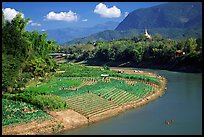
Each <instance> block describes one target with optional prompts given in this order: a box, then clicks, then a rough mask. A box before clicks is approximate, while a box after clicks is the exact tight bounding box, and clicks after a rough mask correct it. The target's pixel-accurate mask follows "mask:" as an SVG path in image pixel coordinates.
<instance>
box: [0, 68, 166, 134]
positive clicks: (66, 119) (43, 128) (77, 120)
mask: <svg viewBox="0 0 204 137" xmlns="http://www.w3.org/2000/svg"><path fill="white" fill-rule="evenodd" d="M112 69H113V70H121V71H123V72H124V73H128V74H144V75H149V76H153V77H158V78H160V80H161V82H162V83H161V87H160V88H159V89H158V90H157V91H155V92H154V93H152V94H149V95H148V96H146V97H144V98H142V99H140V100H138V101H132V102H130V103H128V104H125V105H123V106H119V107H117V108H115V109H112V110H108V111H105V112H103V113H100V114H98V115H94V116H92V117H89V118H88V119H87V118H86V117H84V116H83V115H81V114H79V113H77V112H75V111H73V110H70V109H69V110H64V111H47V113H48V114H50V115H51V116H52V117H53V120H47V121H43V122H36V121H34V122H31V123H27V124H18V125H10V126H4V127H3V128H2V134H3V135H6V134H7V135H8V134H9V135H11V134H13V135H14V134H19V135H25V134H34V135H40V134H56V133H57V132H62V131H65V130H71V129H74V128H78V127H82V126H88V125H89V124H91V123H95V122H98V121H101V120H104V119H107V118H110V117H113V116H116V115H118V114H120V113H121V112H124V111H126V110H128V109H132V108H138V107H141V106H143V105H145V104H147V103H149V102H151V101H153V100H155V99H157V98H158V97H160V96H162V95H163V94H164V91H165V87H166V82H167V81H166V79H165V78H163V77H161V76H158V75H156V74H153V73H149V72H144V71H134V70H128V69H120V68H112Z"/></svg>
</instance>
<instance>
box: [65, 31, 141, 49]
mask: <svg viewBox="0 0 204 137" xmlns="http://www.w3.org/2000/svg"><path fill="white" fill-rule="evenodd" d="M137 35H138V31H137V30H135V29H131V30H127V31H126V30H125V31H117V30H105V31H102V32H98V33H95V34H92V35H90V36H87V37H83V38H77V39H74V40H71V41H68V42H65V43H63V44H62V46H67V45H75V44H80V43H87V42H89V41H111V40H117V39H121V38H132V37H133V36H137Z"/></svg>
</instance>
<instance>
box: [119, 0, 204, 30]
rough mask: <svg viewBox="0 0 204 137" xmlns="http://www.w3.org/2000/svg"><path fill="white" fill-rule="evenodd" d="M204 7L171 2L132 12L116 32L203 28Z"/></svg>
mask: <svg viewBox="0 0 204 137" xmlns="http://www.w3.org/2000/svg"><path fill="white" fill-rule="evenodd" d="M201 24H202V5H201V3H199V2H170V3H167V4H161V5H158V6H154V7H150V8H143V9H137V10H135V11H133V12H131V13H130V14H129V15H128V16H127V17H126V18H125V19H124V20H123V21H122V22H121V23H120V24H119V25H118V26H117V28H116V30H127V29H133V28H134V29H144V28H148V29H151V28H183V29H186V28H192V27H201Z"/></svg>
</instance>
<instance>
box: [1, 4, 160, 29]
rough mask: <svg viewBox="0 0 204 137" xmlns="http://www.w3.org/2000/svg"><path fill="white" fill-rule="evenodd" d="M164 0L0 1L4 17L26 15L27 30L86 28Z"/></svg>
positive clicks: (123, 16) (118, 19) (116, 18)
mask: <svg viewBox="0 0 204 137" xmlns="http://www.w3.org/2000/svg"><path fill="white" fill-rule="evenodd" d="M163 3H164V2H2V9H3V11H4V14H6V15H5V16H6V17H7V19H8V20H9V19H11V18H12V17H13V16H15V14H16V13H17V12H22V13H23V15H24V18H30V19H31V21H30V22H29V23H28V25H27V27H26V29H27V30H30V31H32V30H47V29H56V28H66V27H90V26H94V25H97V24H100V23H105V22H108V21H115V22H121V21H122V20H123V19H124V18H125V15H127V14H128V13H130V12H132V11H134V10H136V9H139V8H147V7H151V6H155V5H159V4H163Z"/></svg>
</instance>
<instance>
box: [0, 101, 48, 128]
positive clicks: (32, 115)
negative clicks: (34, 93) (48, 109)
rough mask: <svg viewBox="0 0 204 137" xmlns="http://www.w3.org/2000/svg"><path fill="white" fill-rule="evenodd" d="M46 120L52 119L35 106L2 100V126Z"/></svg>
mask: <svg viewBox="0 0 204 137" xmlns="http://www.w3.org/2000/svg"><path fill="white" fill-rule="evenodd" d="M25 110H26V111H25ZM45 119H51V117H50V116H49V115H48V114H47V113H45V112H43V111H42V110H41V109H39V108H38V107H36V106H34V105H31V104H29V103H25V102H21V101H13V100H8V99H2V126H5V125H10V124H14V123H28V122H31V121H33V120H45Z"/></svg>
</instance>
